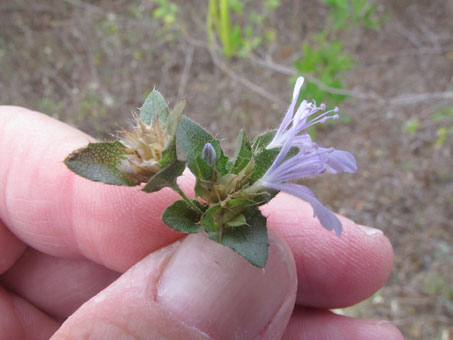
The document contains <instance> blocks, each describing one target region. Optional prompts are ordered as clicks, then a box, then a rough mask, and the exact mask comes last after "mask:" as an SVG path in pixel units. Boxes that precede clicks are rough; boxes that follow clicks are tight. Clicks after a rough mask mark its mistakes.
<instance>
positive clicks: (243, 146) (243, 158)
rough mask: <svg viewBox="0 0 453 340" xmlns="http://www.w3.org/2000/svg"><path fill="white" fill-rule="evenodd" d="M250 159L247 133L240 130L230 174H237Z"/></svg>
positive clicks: (250, 151)
mask: <svg viewBox="0 0 453 340" xmlns="http://www.w3.org/2000/svg"><path fill="white" fill-rule="evenodd" d="M251 158H252V147H251V146H250V142H249V139H248V137H247V133H246V132H245V131H244V130H241V132H240V133H239V136H238V138H237V141H236V151H235V154H234V158H233V168H232V170H231V172H232V173H234V174H238V173H239V172H240V171H241V170H242V169H244V168H245V167H246V166H247V164H248V163H249V162H250V160H251Z"/></svg>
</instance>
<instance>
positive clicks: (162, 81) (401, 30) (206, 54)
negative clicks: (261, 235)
mask: <svg viewBox="0 0 453 340" xmlns="http://www.w3.org/2000/svg"><path fill="white" fill-rule="evenodd" d="M176 3H177V4H178V8H179V10H178V12H177V20H176V22H175V23H173V24H172V25H165V24H164V23H163V22H162V21H161V20H157V19H155V18H153V16H152V13H153V10H154V9H155V7H156V4H155V3H153V2H152V1H148V0H134V1H125V0H113V1H107V0H103V1H101V0H93V1H87V0H83V1H82V0H64V1H60V0H58V1H57V0H49V1H43V0H41V1H32V0H21V1H2V2H1V3H0V69H1V72H0V103H2V104H14V105H22V106H26V107H28V108H32V109H35V110H39V111H42V112H45V113H47V114H49V115H51V116H53V117H56V118H58V119H60V120H63V121H65V122H68V123H69V124H72V125H74V126H76V127H78V128H80V129H82V130H84V131H86V132H88V133H90V134H92V135H94V136H96V137H98V138H102V139H104V138H107V139H108V138H111V136H112V135H115V134H116V132H117V131H118V130H119V126H125V125H126V126H127V125H128V124H131V112H133V111H134V110H136V108H137V107H138V106H140V104H141V103H142V102H143V99H144V97H145V96H146V94H147V93H148V92H149V91H150V90H152V89H153V87H156V88H157V89H159V90H160V91H161V92H162V93H163V94H164V95H165V97H166V98H167V99H168V100H169V102H170V105H174V104H175V103H176V102H177V101H178V100H180V99H183V98H185V99H187V100H188V106H187V110H186V113H187V114H188V115H189V116H190V117H192V118H193V119H194V120H196V121H198V122H202V124H203V125H204V127H205V128H207V129H208V130H209V131H211V132H212V133H213V134H215V135H216V136H217V138H219V139H220V140H221V141H222V143H223V145H224V147H225V149H226V150H227V151H230V152H231V150H232V147H233V145H234V140H235V135H236V134H237V131H238V129H239V128H245V129H246V130H247V132H248V133H249V135H251V136H254V135H256V134H257V133H259V132H262V131H264V130H266V129H272V128H276V127H277V126H278V124H279V122H280V120H281V118H282V116H283V114H284V112H285V109H286V105H287V104H288V103H289V99H290V95H291V93H292V88H291V84H290V81H289V79H290V76H289V73H292V72H294V60H296V59H297V58H299V57H300V54H301V44H302V42H304V41H310V37H311V36H312V35H313V34H315V33H318V32H320V31H321V30H322V29H323V28H324V27H325V26H326V25H327V22H328V13H329V10H328V8H327V7H326V6H325V5H324V4H323V3H321V2H320V1H315V0H307V1H303V2H302V1H301V2H296V1H289V0H282V1H280V3H281V6H280V7H278V8H277V9H276V10H275V12H274V13H272V14H271V15H270V16H269V19H268V20H269V24H270V25H272V27H274V29H275V30H276V37H277V39H276V40H275V41H273V42H270V43H266V44H263V45H262V46H259V47H258V48H257V49H256V50H255V51H254V52H253V53H252V54H251V55H249V56H248V57H244V58H238V57H235V58H232V59H226V58H224V57H223V56H221V55H220V54H219V53H218V52H217V51H215V50H214V51H213V50H212V49H210V48H209V45H208V44H207V39H206V34H205V18H204V15H205V13H204V11H205V8H206V5H205V2H203V1H201V0H198V1H196V0H193V1H184V2H182V1H178V2H176ZM246 3H247V6H249V5H252V6H253V5H256V6H258V5H259V3H260V1H258V0H249V1H246ZM374 3H375V4H376V6H377V7H376V11H377V12H378V13H380V14H382V15H384V16H385V19H384V20H383V22H382V23H381V29H380V30H379V31H375V30H372V29H367V28H364V27H360V26H358V27H353V28H351V29H350V30H348V31H345V32H343V33H341V34H339V35H338V36H337V37H336V39H338V40H339V41H341V42H342V43H343V44H344V46H345V50H346V51H347V52H348V53H350V54H351V55H352V56H353V57H354V59H355V61H356V62H355V67H354V68H353V69H352V70H350V71H348V72H347V73H346V74H345V82H344V85H345V89H347V90H348V91H350V93H351V96H349V98H348V99H347V100H345V101H344V102H342V103H341V105H340V109H341V112H342V113H343V114H344V115H345V116H347V117H348V118H349V120H348V121H347V122H343V123H342V122H337V123H335V124H325V125H323V126H322V127H319V128H317V130H316V140H317V141H318V142H319V143H320V144H321V145H323V146H335V147H336V148H338V149H343V150H348V151H350V152H352V153H353V154H354V155H355V157H356V159H357V161H358V165H359V172H358V173H357V174H355V175H350V174H345V175H335V176H323V177H322V178H320V179H316V180H314V181H310V186H311V188H312V189H313V190H314V191H315V192H316V193H317V194H318V195H319V196H320V199H321V201H322V202H324V203H326V204H327V205H329V206H330V207H331V208H332V209H333V210H335V211H338V212H339V213H341V214H344V215H346V216H347V217H349V218H351V219H353V220H354V221H356V222H357V223H360V224H366V225H372V226H375V227H377V228H380V229H382V230H383V231H384V233H385V234H386V235H387V236H388V237H389V238H390V240H391V241H392V244H393V246H394V250H395V260H394V262H395V263H394V269H393V273H392V275H391V277H390V279H389V281H388V283H387V285H386V286H385V287H384V288H382V289H381V290H380V291H379V292H378V293H376V294H375V295H374V296H372V297H371V298H369V299H368V300H367V301H365V302H363V303H361V304H359V305H357V306H354V307H351V308H347V309H343V310H340V311H338V312H340V313H344V314H346V315H353V316H360V317H369V318H377V319H389V320H392V321H393V322H394V323H395V324H396V325H397V326H398V327H399V328H400V329H401V330H402V331H403V333H404V335H405V337H406V339H439V340H448V339H453V326H452V325H453V286H452V282H453V222H452V220H453V170H452V169H453V157H452V156H453V155H452V152H453V127H452V126H453V118H452V116H453V114H452V115H450V118H448V117H447V118H445V119H441V120H436V119H434V118H433V115H435V114H436V113H439V112H444V111H445V110H450V111H452V110H453V33H452V32H453V20H452V18H453V2H451V1H445V0H433V1H425V0H413V1H402V0H385V1H377V0H376V1H374ZM200 9H203V11H200ZM269 58H272V60H273V62H274V63H271V62H269V60H270V59H269ZM266 60H267V62H266ZM276 65H277V66H276ZM445 112H448V111H445ZM437 116H438V115H437ZM414 120H416V121H417V122H418V128H417V129H416V131H412V132H410V131H408V129H407V123H408V122H411V121H414ZM405 127H406V128H405ZM445 127H446V128H449V127H450V128H451V133H450V134H447V136H446V139H445V140H444V141H443V143H440V141H439V139H438V133H439V129H441V128H445Z"/></svg>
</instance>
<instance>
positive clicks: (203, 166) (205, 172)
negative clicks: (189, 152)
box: [194, 156, 214, 180]
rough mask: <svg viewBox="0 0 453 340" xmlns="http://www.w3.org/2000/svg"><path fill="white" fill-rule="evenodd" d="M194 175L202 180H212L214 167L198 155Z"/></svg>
mask: <svg viewBox="0 0 453 340" xmlns="http://www.w3.org/2000/svg"><path fill="white" fill-rule="evenodd" d="M194 175H195V176H197V177H198V178H199V179H202V180H210V179H212V177H213V176H214V168H213V167H212V166H210V165H209V164H208V162H206V161H205V160H204V159H203V158H201V156H198V157H197V159H196V160H195V172H194Z"/></svg>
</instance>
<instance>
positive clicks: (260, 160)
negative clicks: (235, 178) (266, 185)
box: [250, 147, 299, 182]
mask: <svg viewBox="0 0 453 340" xmlns="http://www.w3.org/2000/svg"><path fill="white" fill-rule="evenodd" d="M280 150H281V148H273V149H269V150H264V151H262V152H261V153H259V154H258V155H256V156H255V158H254V159H255V166H254V168H253V172H252V176H251V177H250V179H251V181H252V182H254V181H256V180H258V179H260V178H261V177H262V176H263V175H264V174H265V173H266V171H267V169H269V168H270V166H271V165H272V163H273V162H274V160H275V158H277V155H278V154H279V152H280ZM298 152H299V149H298V148H297V147H292V148H291V149H290V150H289V151H288V154H287V155H286V157H285V159H284V160H283V161H285V160H287V159H289V158H291V157H293V156H294V155H295V154H297V153H298Z"/></svg>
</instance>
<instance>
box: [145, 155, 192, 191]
mask: <svg viewBox="0 0 453 340" xmlns="http://www.w3.org/2000/svg"><path fill="white" fill-rule="evenodd" d="M185 166H186V163H185V162H182V161H176V162H174V163H173V164H171V165H170V166H168V167H167V168H165V169H162V170H161V171H159V172H158V173H157V174H155V175H154V176H153V177H151V179H150V180H149V181H148V183H146V185H145V186H144V188H143V189H142V190H143V191H145V192H155V191H159V190H160V189H162V188H165V187H171V188H173V187H174V186H175V185H176V179H177V178H178V177H179V176H181V174H182V172H183V171H184V168H185Z"/></svg>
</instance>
